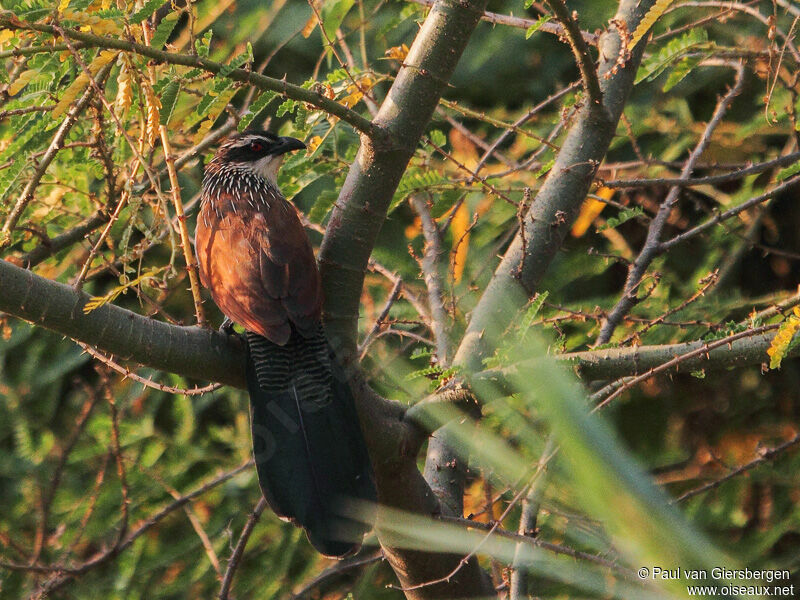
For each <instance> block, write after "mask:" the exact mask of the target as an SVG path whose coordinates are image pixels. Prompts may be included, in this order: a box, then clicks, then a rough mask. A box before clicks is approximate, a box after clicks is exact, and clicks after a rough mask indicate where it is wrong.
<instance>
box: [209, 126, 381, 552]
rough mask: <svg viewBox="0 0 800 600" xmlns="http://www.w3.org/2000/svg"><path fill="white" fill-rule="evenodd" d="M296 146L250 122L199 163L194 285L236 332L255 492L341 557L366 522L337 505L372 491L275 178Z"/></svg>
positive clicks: (317, 296)
mask: <svg viewBox="0 0 800 600" xmlns="http://www.w3.org/2000/svg"><path fill="white" fill-rule="evenodd" d="M301 148H305V145H304V144H303V143H302V142H301V141H300V140H296V139H294V138H290V137H278V136H276V135H274V134H272V133H270V132H267V131H260V130H250V131H245V132H244V133H241V134H235V135H233V136H231V137H230V138H228V139H227V140H226V141H225V142H224V143H223V144H222V145H221V146H220V148H219V150H218V151H217V153H216V155H215V156H214V158H213V160H212V161H211V162H210V163H209V164H208V166H207V167H206V170H205V176H204V177H203V195H202V204H201V208H200V214H199V216H198V219H197V230H196V237H195V250H196V253H197V261H198V265H199V270H200V278H201V280H202V282H203V285H204V286H205V287H206V288H208V289H209V290H210V292H211V296H212V297H213V298H214V301H215V302H216V303H217V306H219V308H220V310H221V311H222V312H223V314H225V316H226V317H228V318H229V319H230V320H231V321H233V322H235V323H239V324H240V325H242V326H243V327H244V328H245V330H246V338H247V343H248V350H249V351H248V359H247V387H248V391H249V392H250V417H251V427H252V436H253V453H254V456H255V462H256V468H257V471H258V479H259V483H260V485H261V490H262V492H263V493H264V497H265V498H266V499H267V501H268V503H269V505H270V507H271V508H272V510H274V511H275V513H277V515H278V516H279V517H281V518H284V519H287V520H290V521H292V522H293V523H295V524H297V525H299V526H301V527H303V528H304V529H305V530H306V533H307V534H308V538H309V540H310V541H311V543H312V544H313V546H314V547H315V548H316V549H317V550H319V551H320V552H321V553H323V554H325V555H328V556H344V555H346V554H349V553H351V552H353V551H354V550H356V549H357V548H358V547H359V546H360V544H361V539H362V537H363V534H364V532H365V531H366V529H367V528H368V526H367V525H365V524H364V523H363V522H361V521H360V520H358V519H354V518H350V517H347V516H345V513H346V512H347V511H343V510H342V509H343V508H345V507H346V504H347V501H348V499H357V500H361V501H367V502H369V503H372V502H375V501H376V493H375V484H374V481H373V477H372V472H371V468H370V462H369V457H368V455H367V449H366V445H365V443H364V437H363V435H362V432H361V428H360V426H359V421H358V416H357V415H356V411H355V406H354V402H353V395H352V391H351V390H350V387H349V385H348V383H347V381H346V380H345V377H344V374H343V372H342V369H341V368H340V366H339V364H338V363H337V361H336V358H335V355H334V353H333V352H332V351H331V349H330V347H329V344H328V341H327V339H326V337H325V333H324V331H323V329H322V322H321V310H322V287H321V281H320V275H319V270H318V269H317V263H316V260H315V258H314V252H313V250H312V248H311V243H310V242H309V239H308V237H307V235H306V232H305V230H304V229H303V225H302V222H301V220H300V217H299V215H298V212H297V209H296V208H295V207H294V205H292V204H291V203H289V202H288V201H287V200H286V199H285V198H284V197H283V195H282V194H281V192H280V190H279V189H278V186H277V183H276V177H277V173H278V169H279V167H280V165H281V163H282V161H283V156H284V154H285V153H287V152H290V151H292V150H299V149H301ZM349 514H351V515H352V512H350V513H349Z"/></svg>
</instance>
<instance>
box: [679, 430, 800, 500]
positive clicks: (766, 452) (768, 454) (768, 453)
mask: <svg viewBox="0 0 800 600" xmlns="http://www.w3.org/2000/svg"><path fill="white" fill-rule="evenodd" d="M797 444H800V434H797V435H795V436H794V437H793V438H792V439H791V440H789V441H788V442H784V443H783V444H781V445H779V446H775V447H774V448H765V449H762V450H760V454H761V456H759V457H758V458H756V459H754V460H751V461H750V462H749V463H745V464H743V465H742V466H740V467H737V468H736V469H734V470H733V471H731V472H730V473H728V474H727V475H725V476H724V477H720V478H719V479H715V480H714V481H710V482H709V483H707V484H705V485H701V486H700V487H697V488H694V489H692V490H689V491H688V492H685V493H683V494H681V495H680V496H678V497H677V498H675V500H673V501H672V502H673V504H677V503H678V502H683V501H684V500H688V499H689V498H693V497H694V496H697V495H698V494H702V493H704V492H708V491H711V490H713V489H715V488H717V487H719V486H720V485H722V484H723V483H725V482H726V481H729V480H731V479H733V478H734V477H737V476H739V475H741V474H742V473H746V472H747V471H750V470H751V469H755V468H756V467H758V466H759V465H762V464H764V463H765V462H768V461H771V460H773V459H775V458H776V457H777V456H778V455H780V454H781V453H783V452H785V451H786V450H789V449H790V448H792V447H793V446H796V445H797Z"/></svg>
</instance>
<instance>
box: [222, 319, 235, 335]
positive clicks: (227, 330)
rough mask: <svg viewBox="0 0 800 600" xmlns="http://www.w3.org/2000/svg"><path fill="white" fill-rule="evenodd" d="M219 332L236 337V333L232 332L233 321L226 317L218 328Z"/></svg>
mask: <svg viewBox="0 0 800 600" xmlns="http://www.w3.org/2000/svg"><path fill="white" fill-rule="evenodd" d="M219 331H220V333H224V334H227V335H236V332H235V331H234V330H233V321H231V320H230V319H229V318H228V317H225V320H224V321H223V322H222V325H220V326H219Z"/></svg>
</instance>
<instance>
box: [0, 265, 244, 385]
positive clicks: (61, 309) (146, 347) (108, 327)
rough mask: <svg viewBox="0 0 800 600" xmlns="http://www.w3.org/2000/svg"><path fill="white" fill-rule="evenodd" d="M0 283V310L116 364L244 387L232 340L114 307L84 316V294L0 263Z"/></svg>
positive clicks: (239, 351) (238, 348) (240, 354)
mask: <svg viewBox="0 0 800 600" xmlns="http://www.w3.org/2000/svg"><path fill="white" fill-rule="evenodd" d="M0 281H2V282H3V285H2V293H0V311H3V312H6V313H8V314H10V315H13V316H15V317H18V318H20V319H25V320H26V321H30V322H31V323H33V324H34V325H40V326H42V327H44V328H46V329H50V330H52V331H56V332H58V333H60V334H62V335H65V336H68V337H71V338H73V339H76V340H80V341H82V342H84V343H86V344H90V345H92V346H96V347H98V348H100V349H102V350H103V351H105V352H107V353H109V354H113V355H114V356H115V357H117V358H118V359H122V360H132V361H134V362H137V363H139V364H141V365H145V366H149V367H153V368H156V369H161V370H163V371H169V372H172V373H177V374H179V375H183V376H184V377H190V378H193V379H202V380H212V381H218V382H220V383H224V384H226V385H233V386H236V387H239V388H244V381H245V378H244V364H245V359H244V348H243V346H242V345H241V344H239V343H238V342H237V340H236V338H233V337H228V336H226V335H224V334H222V333H218V332H216V331H210V330H208V329H200V328H198V327H176V326H175V325H169V324H167V323H163V322H161V321H156V320H154V319H149V318H147V317H143V316H141V315H138V314H136V313H133V312H131V311H129V310H125V309H124V308H120V307H118V306H114V305H113V304H104V305H103V306H100V307H99V308H96V309H95V310H93V311H91V312H89V313H88V314H86V313H84V312H83V307H84V306H85V305H86V302H87V301H88V300H89V298H90V297H89V295H88V294H85V293H84V292H78V291H76V290H75V289H74V288H72V287H69V286H66V285H63V284H61V283H57V282H55V281H50V280H49V279H45V278H43V277H39V276H38V275H35V274H34V273H32V272H30V271H26V270H25V269H20V268H19V267H16V266H14V265H12V264H11V263H9V262H7V261H3V260H0Z"/></svg>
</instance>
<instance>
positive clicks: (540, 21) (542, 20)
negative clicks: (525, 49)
mask: <svg viewBox="0 0 800 600" xmlns="http://www.w3.org/2000/svg"><path fill="white" fill-rule="evenodd" d="M531 1H532V0H531ZM552 18H553V17H551V16H550V15H542V16H541V17H539V18H538V19H537V20H536V22H535V23H534V24H533V25H531V26H530V27H528V29H526V30H525V39H526V40H527V39H528V38H529V37H531V36H532V35H533V34H534V33H536V32H537V31H539V30H540V29H541V28H542V25H544V24H545V23H547V22H548V21H549V20H550V19H552Z"/></svg>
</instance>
